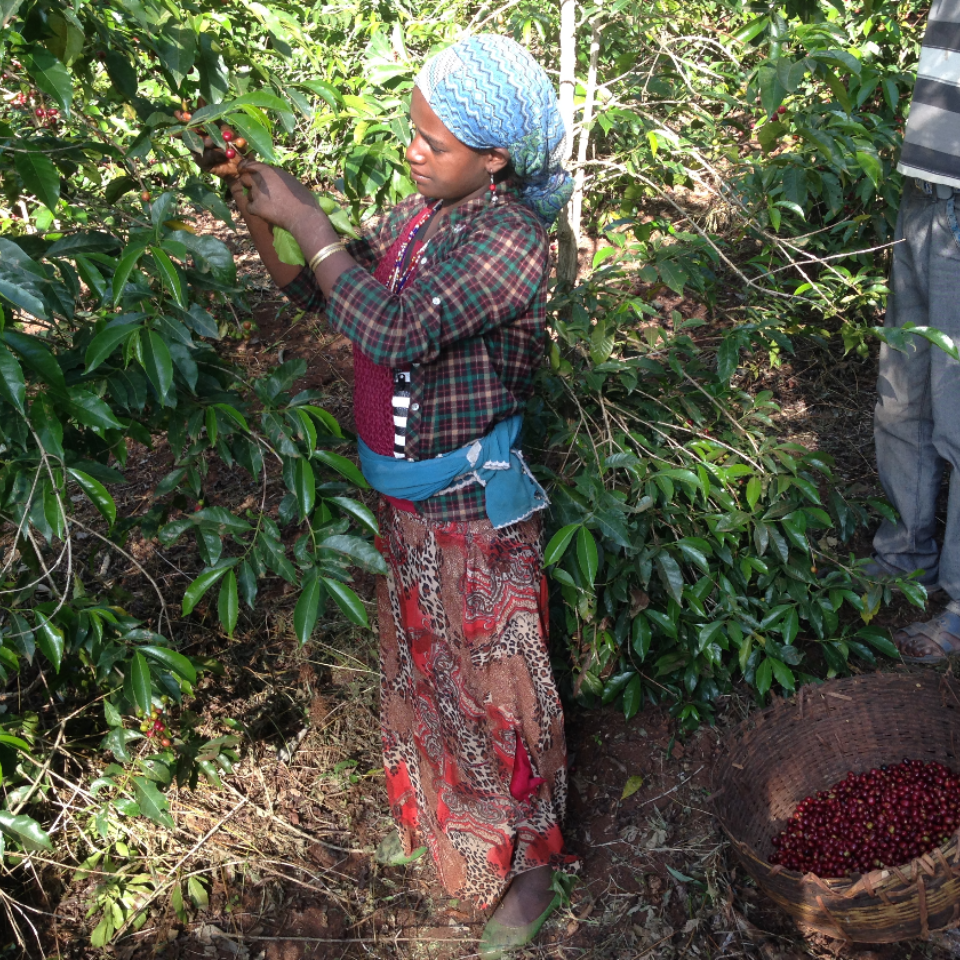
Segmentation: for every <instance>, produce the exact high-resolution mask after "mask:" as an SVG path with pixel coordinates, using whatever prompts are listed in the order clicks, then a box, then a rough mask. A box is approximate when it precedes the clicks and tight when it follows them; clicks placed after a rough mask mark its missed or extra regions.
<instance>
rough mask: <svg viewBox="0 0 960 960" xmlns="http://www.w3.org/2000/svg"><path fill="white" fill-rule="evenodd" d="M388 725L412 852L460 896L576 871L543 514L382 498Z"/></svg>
mask: <svg viewBox="0 0 960 960" xmlns="http://www.w3.org/2000/svg"><path fill="white" fill-rule="evenodd" d="M377 546H378V548H379V550H380V552H381V553H382V555H383V557H384V559H385V560H386V562H387V566H388V568H389V573H388V575H387V576H386V577H384V578H382V579H381V582H380V586H379V590H378V600H379V611H380V667H381V680H380V683H381V707H380V716H381V731H382V736H383V751H384V765H385V767H386V775H387V792H388V795H389V799H390V808H391V813H392V814H393V817H394V819H395V820H396V822H397V826H398V828H399V830H400V835H401V838H402V840H403V843H404V847H405V850H406V852H407V853H408V854H409V853H410V852H411V851H412V850H413V849H414V848H415V847H416V846H417V845H418V842H417V841H418V840H419V839H421V838H422V842H424V843H426V844H427V846H428V847H429V849H430V852H431V853H432V854H433V859H434V861H435V863H436V865H437V870H438V872H439V874H440V880H441V882H442V883H443V885H444V887H445V888H446V889H447V891H448V892H449V893H450V894H451V895H453V896H461V897H467V898H469V899H472V900H473V901H475V902H476V903H477V905H478V906H480V907H486V906H489V905H491V904H492V903H494V902H496V900H497V898H498V897H499V896H500V895H501V894H502V892H503V890H504V889H505V887H506V885H507V884H508V883H509V881H510V880H511V879H512V878H513V877H514V876H516V875H517V874H518V873H522V872H524V871H526V870H531V869H533V868H535V867H540V866H544V865H549V866H551V867H554V868H555V869H572V868H573V864H574V863H575V858H574V857H572V856H569V855H568V854H566V853H565V851H564V846H563V837H562V835H561V832H560V824H561V822H562V819H563V813H564V808H565V805H566V797H567V767H566V745H565V743H564V738H563V713H562V708H561V705H560V698H559V696H558V695H557V688H556V685H555V683H554V679H553V672H552V670H551V668H550V659H549V655H548V651H547V624H546V618H547V606H546V589H545V581H544V576H543V553H542V546H541V521H540V518H539V517H534V518H532V519H530V520H526V521H523V522H521V523H517V524H514V525H512V526H510V527H507V528H504V529H502V530H494V529H493V526H492V525H491V524H490V523H489V522H488V521H486V520H476V521H468V522H447V523H437V522H433V521H429V520H424V519H422V518H420V517H418V516H416V515H415V514H411V513H406V512H404V511H402V510H397V509H395V508H394V507H392V506H390V505H389V504H386V503H384V504H382V506H381V510H380V538H379V540H378V544H377Z"/></svg>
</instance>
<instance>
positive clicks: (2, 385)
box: [0, 346, 27, 415]
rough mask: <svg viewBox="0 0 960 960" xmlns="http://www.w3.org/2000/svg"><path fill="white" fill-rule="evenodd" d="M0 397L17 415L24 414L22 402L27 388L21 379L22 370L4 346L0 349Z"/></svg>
mask: <svg viewBox="0 0 960 960" xmlns="http://www.w3.org/2000/svg"><path fill="white" fill-rule="evenodd" d="M0 397H3V399H4V400H6V401H7V403H9V404H10V406H12V407H13V408H14V409H15V410H16V411H17V413H19V414H21V415H24V414H26V412H27V411H26V407H25V406H24V401H25V400H26V397H27V386H26V383H25V381H24V379H23V370H22V369H21V367H20V363H19V361H18V360H17V358H16V357H15V356H14V355H13V354H12V353H11V352H10V351H9V350H8V349H7V347H6V346H2V347H0Z"/></svg>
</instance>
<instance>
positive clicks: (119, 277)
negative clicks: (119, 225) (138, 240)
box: [113, 246, 144, 306]
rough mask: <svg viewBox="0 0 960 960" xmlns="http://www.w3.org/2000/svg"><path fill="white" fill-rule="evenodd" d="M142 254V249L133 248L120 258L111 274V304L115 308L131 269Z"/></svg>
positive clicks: (139, 247) (138, 247)
mask: <svg viewBox="0 0 960 960" xmlns="http://www.w3.org/2000/svg"><path fill="white" fill-rule="evenodd" d="M143 254H144V248H143V247H141V246H135V247H133V248H132V249H130V250H127V252H126V253H125V254H124V255H123V256H122V257H121V258H120V262H119V263H118V264H117V269H116V270H115V271H114V272H113V304H114V306H116V305H117V304H118V303H119V302H120V298H121V297H122V296H123V288H124V286H125V285H126V282H127V278H128V277H129V276H130V273H131V272H132V270H133V268H134V267H135V266H136V265H137V263H138V262H139V260H140V258H141V257H142V256H143Z"/></svg>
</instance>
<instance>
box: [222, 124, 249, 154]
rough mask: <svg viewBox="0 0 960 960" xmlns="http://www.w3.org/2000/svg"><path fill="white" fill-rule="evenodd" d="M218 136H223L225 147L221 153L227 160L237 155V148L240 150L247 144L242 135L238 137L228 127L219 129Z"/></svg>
mask: <svg viewBox="0 0 960 960" xmlns="http://www.w3.org/2000/svg"><path fill="white" fill-rule="evenodd" d="M220 136H221V137H223V139H224V141H225V142H226V144H227V149H226V150H224V152H223V155H224V156H225V157H226V158H227V159H228V160H233V159H234V157H236V155H237V150H242V149H243V148H244V147H245V146H246V145H247V141H246V140H244V139H243V137H238V136H237V135H236V134H235V133H234V132H233V131H232V130H230V129H229V128H228V127H224V128H223V129H222V130H221V131H220ZM234 148H236V149H234Z"/></svg>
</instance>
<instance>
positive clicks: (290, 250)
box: [273, 227, 307, 267]
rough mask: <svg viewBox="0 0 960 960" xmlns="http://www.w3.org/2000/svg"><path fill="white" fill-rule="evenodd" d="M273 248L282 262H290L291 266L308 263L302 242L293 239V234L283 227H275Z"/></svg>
mask: <svg viewBox="0 0 960 960" xmlns="http://www.w3.org/2000/svg"><path fill="white" fill-rule="evenodd" d="M273 249H274V251H275V252H276V254H277V257H279V259H280V262H281V263H288V264H290V265H291V266H294V267H299V266H303V265H304V264H306V262H307V261H306V258H305V257H304V255H303V251H302V250H301V249H300V244H299V243H297V241H296V240H294V239H293V234H292V233H290V231H289V230H284V229H283V228H282V227H274V230H273Z"/></svg>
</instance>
